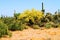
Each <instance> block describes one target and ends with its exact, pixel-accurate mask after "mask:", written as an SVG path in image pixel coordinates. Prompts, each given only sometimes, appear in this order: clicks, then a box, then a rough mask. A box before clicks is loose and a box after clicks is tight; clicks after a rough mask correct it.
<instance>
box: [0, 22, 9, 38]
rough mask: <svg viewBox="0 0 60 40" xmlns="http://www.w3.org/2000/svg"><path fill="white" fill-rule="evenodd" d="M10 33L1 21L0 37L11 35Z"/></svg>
mask: <svg viewBox="0 0 60 40" xmlns="http://www.w3.org/2000/svg"><path fill="white" fill-rule="evenodd" d="M8 33H9V31H8V27H7V25H6V24H4V23H3V22H2V21H0V37H2V36H4V35H9V34H8Z"/></svg>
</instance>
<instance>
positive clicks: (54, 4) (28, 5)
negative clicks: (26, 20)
mask: <svg viewBox="0 0 60 40" xmlns="http://www.w3.org/2000/svg"><path fill="white" fill-rule="evenodd" d="M42 2H43V3H44V9H45V12H51V13H54V12H55V11H57V10H58V9H60V0H0V16H1V15H3V16H13V14H14V10H16V12H17V13H21V12H23V11H24V10H27V9H29V10H31V9H32V8H34V9H36V10H41V8H42V7H41V3H42Z"/></svg>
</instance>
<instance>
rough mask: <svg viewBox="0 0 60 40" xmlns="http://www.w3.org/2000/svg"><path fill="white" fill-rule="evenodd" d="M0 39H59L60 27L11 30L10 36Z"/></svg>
mask: <svg viewBox="0 0 60 40" xmlns="http://www.w3.org/2000/svg"><path fill="white" fill-rule="evenodd" d="M0 40H60V28H51V29H44V30H41V29H32V28H29V29H25V30H23V31H14V32H12V37H10V38H8V37H7V38H1V39H0Z"/></svg>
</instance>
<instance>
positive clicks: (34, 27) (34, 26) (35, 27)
mask: <svg viewBox="0 0 60 40" xmlns="http://www.w3.org/2000/svg"><path fill="white" fill-rule="evenodd" d="M32 28H33V29H39V28H40V27H39V26H38V25H33V26H32Z"/></svg>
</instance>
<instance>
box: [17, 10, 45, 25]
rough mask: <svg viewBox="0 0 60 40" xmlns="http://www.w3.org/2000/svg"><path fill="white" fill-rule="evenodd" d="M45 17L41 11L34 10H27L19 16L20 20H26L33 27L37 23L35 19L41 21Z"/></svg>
mask: <svg viewBox="0 0 60 40" xmlns="http://www.w3.org/2000/svg"><path fill="white" fill-rule="evenodd" d="M43 16H44V14H43V13H42V12H41V11H39V10H35V9H32V10H26V11H24V12H23V13H21V14H20V15H19V16H18V19H19V20H21V19H22V20H25V21H26V22H28V23H29V25H33V24H34V22H35V19H37V20H40V19H41V18H42V17H43Z"/></svg>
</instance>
